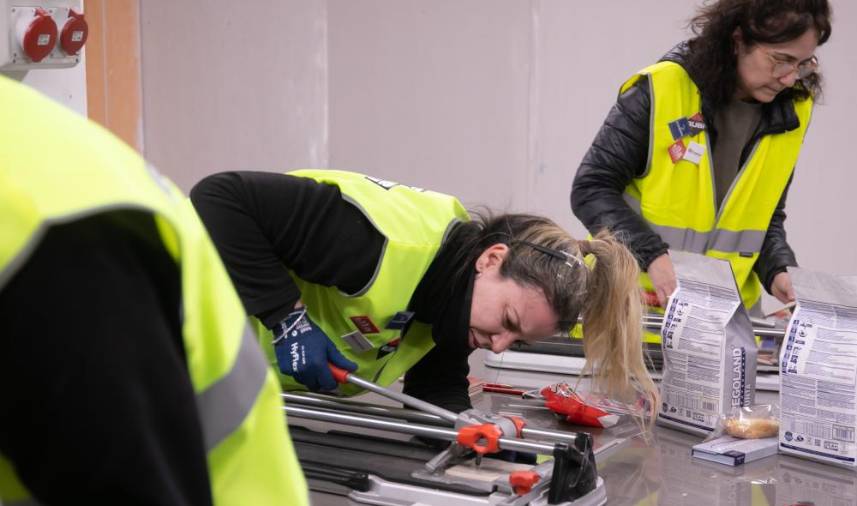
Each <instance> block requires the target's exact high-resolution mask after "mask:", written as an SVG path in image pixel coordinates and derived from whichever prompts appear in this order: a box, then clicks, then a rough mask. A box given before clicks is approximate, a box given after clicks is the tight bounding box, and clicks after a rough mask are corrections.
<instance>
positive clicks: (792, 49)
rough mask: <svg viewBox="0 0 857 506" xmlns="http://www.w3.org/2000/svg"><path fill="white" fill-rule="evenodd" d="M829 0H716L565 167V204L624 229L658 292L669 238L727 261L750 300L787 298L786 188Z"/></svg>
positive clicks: (624, 93)
mask: <svg viewBox="0 0 857 506" xmlns="http://www.w3.org/2000/svg"><path fill="white" fill-rule="evenodd" d="M830 15H831V12H830V6H829V5H828V2H827V1H826V0H720V1H718V2H714V3H711V4H709V5H707V6H705V7H703V8H702V9H701V10H700V11H699V12H698V14H697V16H696V17H695V18H693V20H692V21H691V26H692V28H693V32H694V35H695V36H694V37H693V38H692V39H690V40H689V41H686V42H683V43H681V44H679V45H678V46H676V47H675V48H673V49H672V50H671V51H670V52H669V53H667V54H666V55H665V56H664V57H663V58H661V60H660V61H659V62H658V63H656V64H654V65H651V66H649V67H646V68H644V69H642V70H640V71H639V72H637V73H636V74H634V75H633V76H631V78H630V79H628V80H627V81H626V82H625V83H624V84H623V85H622V87H621V89H620V94H619V98H618V100H617V102H616V105H615V106H614V107H613V109H611V111H610V113H609V114H608V116H607V119H606V120H605V122H604V124H603V125H602V127H601V130H600V131H599V132H598V134H597V136H596V138H595V140H594V142H593V143H592V146H591V147H590V149H589V151H588V152H587V153H586V155H585V156H584V159H583V162H582V163H581V166H580V168H579V169H578V171H577V175H576V176H575V178H574V183H573V186H572V190H571V206H572V209H573V211H574V214H575V215H576V216H577V217H578V218H579V219H580V220H581V221H582V222H583V223H584V225H585V226H586V227H587V228H588V229H589V230H590V231H592V232H596V231H598V230H602V229H608V230H610V231H612V232H613V233H614V234H616V235H617V236H618V237H621V238H622V240H623V242H624V243H625V244H626V245H627V246H628V247H629V248H630V249H631V251H632V252H633V253H634V254H635V256H636V257H637V259H638V261H639V264H640V267H641V268H642V269H643V270H644V271H646V274H647V275H644V276H643V280H642V283H643V286H644V287H645V288H646V289H648V290H649V291H651V292H654V294H655V295H656V297H657V300H658V302H659V303H660V305H663V304H664V303H665V301H666V299H667V298H668V297H669V295H670V294H671V293H672V292H673V290H674V289H675V287H676V278H675V272H674V270H673V265H672V262H671V261H670V257H669V254H668V251H667V250H668V248H672V249H677V250H683V251H692V252H696V253H704V254H706V255H709V256H712V257H715V258H722V259H726V260H728V261H729V262H730V264H731V265H732V270H733V272H734V274H735V279H736V281H737V283H738V288H739V290H740V292H741V298H742V299H743V302H744V305H745V306H746V307H747V308H748V309H750V308H754V307H756V306H757V305H758V303H759V300H760V296H761V288H762V287H764V288H765V289H766V290H768V292H769V293H771V294H772V295H774V296H775V297H776V298H777V299H779V300H780V301H781V302H784V303H785V302H788V301H791V300H794V290H793V288H792V283H791V279H790V278H789V274H788V272H786V268H787V267H788V266H795V265H797V261H796V260H795V255H794V252H793V251H792V249H791V248H790V247H789V245H788V243H787V242H786V232H785V228H784V226H783V222H784V221H785V218H786V214H785V205H786V192H787V190H788V187H789V184H790V183H791V180H792V172H793V170H794V166H795V163H796V162H797V158H798V155H799V153H800V149H801V145H802V143H803V139H804V136H805V134H806V130H807V128H808V127H809V122H810V116H811V113H812V105H813V99H814V98H815V97H817V96H818V95H819V94H820V92H821V76H820V75H819V73H818V58H817V57H816V56H815V51H816V48H817V46H819V45H821V44H824V43H825V42H826V41H827V40H828V38H829V37H830V29H831V28H830V20H831V17H830Z"/></svg>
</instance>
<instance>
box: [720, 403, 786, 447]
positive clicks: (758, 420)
mask: <svg viewBox="0 0 857 506" xmlns="http://www.w3.org/2000/svg"><path fill="white" fill-rule="evenodd" d="M779 429H780V421H779V417H778V415H777V409H776V407H775V406H773V405H771V404H755V405H753V406H744V407H736V408H732V411H731V413H729V414H728V415H726V416H721V417H720V419H719V420H718V422H717V428H716V429H715V430H714V432H712V433H711V435H709V436H708V437H707V438H706V441H709V440H711V439H714V438H717V437H720V436H723V435H728V436H732V437H737V438H742V439H761V438H766V437H774V436H776V435H777V433H778V432H779Z"/></svg>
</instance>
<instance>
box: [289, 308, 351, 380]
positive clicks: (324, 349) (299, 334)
mask: <svg viewBox="0 0 857 506" xmlns="http://www.w3.org/2000/svg"><path fill="white" fill-rule="evenodd" d="M272 330H273V331H274V351H275V352H276V354H277V364H278V365H279V367H280V372H282V373H283V374H287V375H289V376H291V377H293V378H294V379H295V380H297V381H298V382H300V383H301V384H303V385H304V386H306V387H307V388H308V389H310V390H312V391H320V390H334V389H335V388H336V380H335V379H333V373H331V372H330V367H328V365H327V364H328V362H330V363H332V364H333V365H335V366H337V367H340V368H342V369H346V370H347V371H349V372H354V371H356V370H357V364H355V363H354V362H352V361H350V360H348V359H347V358H345V357H344V356H343V355H342V353H341V352H340V351H339V350H338V349H336V346H335V345H334V344H333V342H332V341H331V340H330V338H328V337H327V335H325V333H324V331H323V330H321V329H320V328H319V327H318V325H316V324H315V323H313V321H312V320H310V318H309V315H307V314H306V310H305V309H302V310H300V311H295V312H293V313H290V314H289V316H287V317H286V318H285V319H284V320H283V321H281V322H280V323H278V324H277V325H276V326H274V328H273V329H272Z"/></svg>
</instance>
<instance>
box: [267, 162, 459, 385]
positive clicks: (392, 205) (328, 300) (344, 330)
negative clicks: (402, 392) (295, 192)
mask: <svg viewBox="0 0 857 506" xmlns="http://www.w3.org/2000/svg"><path fill="white" fill-rule="evenodd" d="M290 174H291V175H294V176H302V177H309V178H312V179H315V180H316V181H318V182H320V183H324V184H329V185H334V186H337V187H338V188H339V191H340V192H341V193H342V197H343V198H344V199H345V200H347V201H348V202H350V203H352V204H353V205H354V206H356V207H357V208H358V209H359V210H360V211H361V212H363V214H364V215H365V216H366V218H367V219H368V220H369V221H370V222H371V223H372V224H373V225H374V226H375V228H376V229H377V230H378V231H379V232H380V233H381V234H383V236H384V247H383V253H382V256H381V259H380V261H379V264H378V266H377V269H376V271H375V275H374V276H373V277H372V279H371V280H370V281H369V282H368V283H367V285H366V286H365V287H363V288H362V289H361V290H360V291H359V292H357V293H355V294H345V293H342V292H341V291H339V290H338V289H337V288H336V287H330V286H322V285H318V284H315V283H310V282H308V281H305V280H303V279H300V278H299V277H297V276H296V275H294V274H292V277H293V279H294V280H295V283H296V284H297V285H298V287H299V288H300V291H301V301H302V302H303V304H304V305H305V306H306V308H307V314H308V315H309V317H310V319H312V321H313V322H315V323H316V324H317V325H318V326H319V327H320V328H321V329H322V330H323V331H324V333H325V334H326V335H327V336H328V337H329V338H330V340H331V341H333V343H334V344H335V345H336V347H337V348H338V349H339V350H340V351H341V352H342V354H343V355H345V357H346V358H348V359H349V360H352V361H353V362H356V363H357V365H358V369H357V372H356V374H357V376H359V377H361V378H364V379H368V380H371V381H374V382H376V383H379V384H381V385H389V384H391V383H393V382H394V381H395V380H396V379H397V378H398V377H400V376H401V375H402V374H404V373H405V371H407V370H408V369H410V368H411V367H413V366H414V365H415V364H416V363H417V362H418V361H419V360H420V359H421V358H422V357H424V356H425V355H426V353H428V352H429V350H431V349H432V348H433V347H434V341H433V340H432V337H431V326H430V325H426V324H424V323H421V322H417V321H413V322H411V324H410V328H409V329H408V331H407V334H406V335H405V336H404V338H402V339H400V337H401V332H402V329H401V328H398V326H397V328H390V322H391V321H392V320H393V317H394V316H396V314H397V313H399V312H402V311H405V310H406V309H407V307H408V303H409V302H410V300H411V295H413V293H414V291H415V290H416V288H417V285H418V284H419V282H420V280H421V279H422V277H423V274H425V272H426V271H427V270H428V268H429V265H430V264H431V262H432V260H434V257H435V255H436V254H437V251H438V249H440V246H441V244H442V243H443V240H444V238H445V237H446V234H447V233H448V232H449V231H450V230H451V229H452V227H453V225H455V224H456V223H459V222H461V221H468V220H469V219H470V217H469V215H468V214H467V211H466V209H465V208H464V206H462V205H461V203H460V202H459V201H458V200H457V199H456V198H455V197H451V196H449V195H444V194H442V193H437V192H433V191H427V190H423V189H421V188H413V187H410V186H406V185H401V184H397V183H393V182H391V181H385V180H380V179H377V178H372V177H369V176H365V175H363V174H358V173H355V172H344V171H335V170H301V171H295V172H291V173H290ZM256 327H257V331H258V333H259V339H260V341H261V342H260V344H261V345H262V347H263V348H264V349H265V352H266V354H267V355H268V360H269V361H270V363H271V364H274V366H275V367H276V362H277V360H276V355H275V354H274V347H273V346H272V345H271V341H272V340H273V336H272V334H271V331H270V330H268V329H266V328H264V327H263V326H262V325H261V323H259V322H258V320H257V325H256ZM361 327H362V331H361ZM355 332H359V333H360V336H358V337H354V336H352V337H351V338H346V339H344V337H346V336H349V335H350V334H353V333H355ZM355 339H356V340H357V342H360V343H363V345H364V349H359V348H358V349H355V347H354V345H353V343H354V342H355ZM349 340H350V343H349ZM280 381H281V382H282V384H283V388H285V389H287V390H301V389H305V387H304V386H303V385H301V384H300V383H298V382H297V381H295V380H294V378H292V377H291V376H287V375H284V374H281V375H280ZM339 390H340V392H341V393H344V394H348V395H351V394H355V393H358V392H359V391H360V389H358V388H356V387H354V386H353V385H341V386H340V387H339Z"/></svg>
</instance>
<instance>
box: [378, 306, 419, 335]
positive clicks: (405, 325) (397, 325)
mask: <svg viewBox="0 0 857 506" xmlns="http://www.w3.org/2000/svg"><path fill="white" fill-rule="evenodd" d="M413 321H414V312H413V311H399V312H398V313H396V314H394V315H393V318H392V319H391V320H390V321H389V322H388V323H387V325H385V326H384V328H386V329H399V330H401V332H399V334H400V335H402V336H404V335H405V334H407V333H408V329H409V328H410V327H411V322H413Z"/></svg>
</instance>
